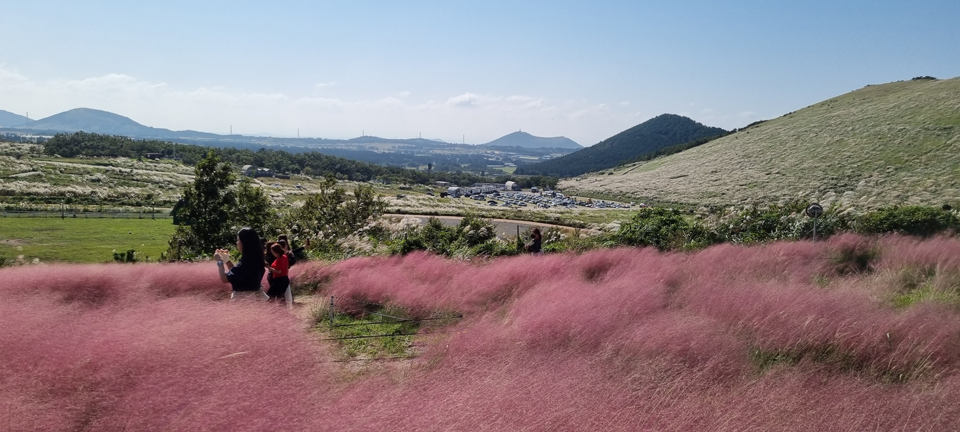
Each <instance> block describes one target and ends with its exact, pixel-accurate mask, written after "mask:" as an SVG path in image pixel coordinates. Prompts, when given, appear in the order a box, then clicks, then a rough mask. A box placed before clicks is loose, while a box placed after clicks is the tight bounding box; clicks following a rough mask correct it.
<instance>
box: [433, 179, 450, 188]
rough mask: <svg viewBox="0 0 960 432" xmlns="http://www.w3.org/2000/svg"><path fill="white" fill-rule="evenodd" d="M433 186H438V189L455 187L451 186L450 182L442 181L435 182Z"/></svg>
mask: <svg viewBox="0 0 960 432" xmlns="http://www.w3.org/2000/svg"><path fill="white" fill-rule="evenodd" d="M433 184H434V185H436V186H438V187H450V186H453V185H452V184H450V182H445V181H440V180H437V181H435V182H434V183H433Z"/></svg>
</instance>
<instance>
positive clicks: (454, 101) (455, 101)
mask: <svg viewBox="0 0 960 432" xmlns="http://www.w3.org/2000/svg"><path fill="white" fill-rule="evenodd" d="M479 99H480V96H477V95H475V94H473V93H469V92H467V93H464V94H462V95H459V96H454V97H452V98H450V99H447V105H450V106H456V107H475V106H477V103H478V101H479Z"/></svg>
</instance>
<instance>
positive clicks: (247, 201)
mask: <svg viewBox="0 0 960 432" xmlns="http://www.w3.org/2000/svg"><path fill="white" fill-rule="evenodd" d="M231 215H232V220H231V225H232V226H233V228H234V230H233V231H238V230H239V229H240V228H242V227H250V228H253V229H255V230H257V233H259V234H260V235H266V233H267V232H268V230H269V229H270V228H273V227H274V225H275V224H276V222H277V220H276V212H275V211H274V209H273V206H272V204H271V203H270V198H268V197H267V194H266V193H264V191H263V189H261V188H259V187H256V186H254V185H253V184H252V183H251V181H250V179H249V178H247V177H242V178H241V179H240V184H239V185H238V186H237V207H236V211H233V212H231Z"/></svg>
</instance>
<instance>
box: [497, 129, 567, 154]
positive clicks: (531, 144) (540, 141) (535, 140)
mask: <svg viewBox="0 0 960 432" xmlns="http://www.w3.org/2000/svg"><path fill="white" fill-rule="evenodd" d="M480 146H481V147H520V148H562V149H574V150H579V149H582V148H583V146H582V145H580V144H577V143H576V142H575V141H574V140H572V139H570V138H567V137H562V136H561V137H549V138H544V137H538V136H533V135H530V134H528V133H526V132H514V133H511V134H507V135H504V136H502V137H500V138H497V139H495V140H493V141H490V142H488V143H486V144H480Z"/></svg>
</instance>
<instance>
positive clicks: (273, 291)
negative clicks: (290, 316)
mask: <svg viewBox="0 0 960 432" xmlns="http://www.w3.org/2000/svg"><path fill="white" fill-rule="evenodd" d="M270 252H271V253H272V254H273V262H272V263H271V264H270V266H269V267H267V271H269V272H270V277H268V278H267V281H268V282H269V283H270V289H269V290H267V298H269V299H270V300H280V298H282V297H284V295H285V294H286V291H287V289H288V288H289V287H290V276H289V270H290V260H289V259H288V258H287V253H286V251H284V250H283V247H282V246H280V244H279V243H272V244H271V245H270Z"/></svg>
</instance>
